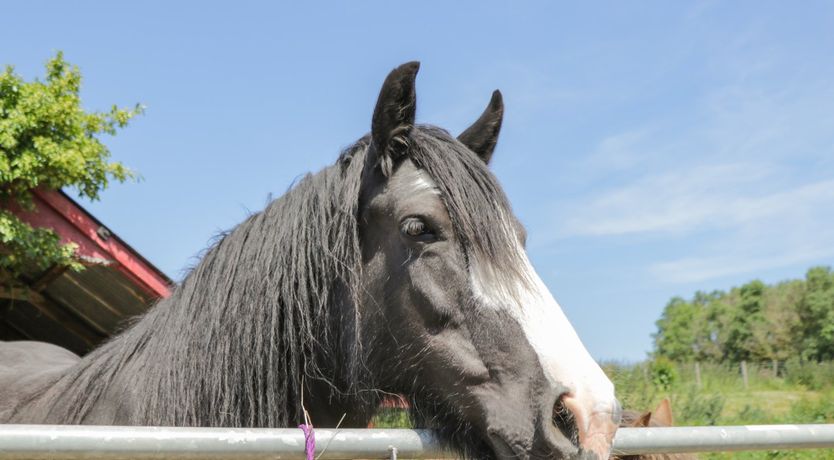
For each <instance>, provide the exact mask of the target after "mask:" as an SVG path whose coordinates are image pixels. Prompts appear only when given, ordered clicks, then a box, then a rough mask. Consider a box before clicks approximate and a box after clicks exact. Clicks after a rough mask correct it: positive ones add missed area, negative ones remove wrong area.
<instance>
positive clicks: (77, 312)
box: [0, 190, 173, 353]
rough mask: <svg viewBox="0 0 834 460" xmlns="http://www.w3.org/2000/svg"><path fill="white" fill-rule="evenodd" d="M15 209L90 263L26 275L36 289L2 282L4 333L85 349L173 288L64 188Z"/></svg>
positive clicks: (0, 328)
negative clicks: (30, 205) (79, 268)
mask: <svg viewBox="0 0 834 460" xmlns="http://www.w3.org/2000/svg"><path fill="white" fill-rule="evenodd" d="M13 212H14V213H15V214H16V215H17V216H18V217H20V219H21V220H23V221H24V222H27V223H29V224H30V225H32V226H35V227H46V228H51V229H52V230H54V231H55V232H56V233H57V234H58V235H59V236H60V238H61V241H62V242H73V243H75V244H77V245H78V251H77V255H78V256H79V257H80V258H81V260H82V261H83V262H84V263H85V265H86V266H87V268H86V269H85V270H83V271H81V272H73V271H68V270H66V269H64V268H63V267H52V268H50V269H48V270H46V271H44V272H42V273H28V274H26V275H25V276H24V277H23V278H24V279H23V280H22V281H23V282H25V283H26V284H27V285H28V289H19V290H15V289H11V290H10V289H8V288H0V340H12V339H32V340H44V341H48V342H52V343H56V344H58V345H61V346H64V347H66V348H69V349H70V350H73V351H75V352H77V353H84V352H86V351H89V350H90V349H91V348H93V347H94V346H95V345H97V344H98V343H99V342H101V341H102V340H103V339H105V338H107V337H108V336H110V335H111V334H113V333H114V332H115V331H116V330H117V329H118V328H119V327H120V326H121V324H122V323H123V321H124V320H125V319H126V318H129V317H131V316H135V315H137V314H141V313H142V312H144V311H145V310H147V309H148V308H149V307H150V306H151V305H153V303H154V302H155V301H156V300H158V299H160V298H164V297H168V296H169V295H170V293H171V287H172V286H173V282H172V281H171V279H169V278H168V277H167V276H166V275H165V274H164V273H162V271H160V270H159V269H158V268H156V267H154V266H153V264H151V263H150V262H149V261H148V260H147V259H145V258H144V257H142V255H141V254H139V253H138V252H137V251H136V250H135V249H133V248H132V247H130V246H129V245H128V244H127V243H125V242H124V241H123V240H122V239H121V238H119V237H118V236H117V235H115V234H114V233H113V232H111V231H110V230H109V229H108V228H107V227H106V226H104V225H103V224H102V223H101V222H100V221H99V220H98V219H96V218H95V217H93V215H92V214H90V213H89V212H87V211H86V210H85V209H84V208H82V207H81V206H80V205H79V204H78V203H76V202H75V201H74V200H72V199H71V198H70V197H69V196H67V195H66V194H64V193H63V192H61V191H54V190H37V191H35V193H34V208H33V210H32V211H24V210H19V209H18V210H13Z"/></svg>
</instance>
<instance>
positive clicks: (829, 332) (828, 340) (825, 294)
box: [799, 267, 834, 361]
mask: <svg viewBox="0 0 834 460" xmlns="http://www.w3.org/2000/svg"><path fill="white" fill-rule="evenodd" d="M799 317H800V318H801V334H802V350H801V356H802V357H804V358H806V359H812V360H818V361H820V360H831V359H834V273H832V272H831V268H830V267H814V268H812V269H810V270H808V274H807V275H806V276H805V292H804V295H803V296H802V299H801V300H800V302H799Z"/></svg>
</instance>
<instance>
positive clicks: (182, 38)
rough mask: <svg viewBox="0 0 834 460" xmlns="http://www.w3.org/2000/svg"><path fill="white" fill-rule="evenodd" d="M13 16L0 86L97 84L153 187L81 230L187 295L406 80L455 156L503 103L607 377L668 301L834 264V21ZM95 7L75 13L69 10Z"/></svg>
mask: <svg viewBox="0 0 834 460" xmlns="http://www.w3.org/2000/svg"><path fill="white" fill-rule="evenodd" d="M298 3H299V4H289V3H286V4H284V3H279V2H263V3H252V2H228V3H211V2H178V3H174V2H133V3H125V2H82V3H78V4H72V5H71V4H70V3H69V2H51V3H50V2H36V1H31V2H30V1H27V2H13V3H11V4H9V5H5V6H4V7H3V17H4V19H5V20H4V21H3V27H2V28H0V64H14V65H15V66H16V69H17V71H18V73H20V74H22V75H24V76H25V77H27V78H33V77H35V76H39V75H42V74H43V63H44V62H45V61H46V60H47V59H48V58H49V57H50V56H52V55H53V54H54V52H55V51H56V50H63V51H64V52H65V56H66V58H67V59H68V60H69V61H70V62H72V63H74V64H77V65H78V66H80V68H81V70H82V73H83V75H84V78H85V80H84V89H83V98H84V104H85V106H86V107H87V108H89V109H99V110H104V109H107V108H108V107H109V106H110V105H112V104H114V103H116V104H119V105H132V104H134V103H136V102H141V103H142V104H144V105H146V106H147V112H146V114H145V115H144V116H142V117H140V118H138V119H136V120H135V122H134V123H133V124H132V125H131V126H129V127H128V128H127V129H125V130H124V131H123V132H121V133H120V134H119V135H118V136H116V137H115V138H112V139H106V142H107V144H108V145H109V146H110V147H111V150H112V152H113V156H114V158H115V159H117V160H119V161H123V162H124V163H126V164H127V165H129V166H130V167H132V168H133V169H135V170H136V171H138V172H139V173H141V175H142V176H143V178H144V179H143V180H142V181H141V182H138V183H128V184H124V185H117V186H114V187H113V188H112V189H110V190H108V191H107V192H105V193H104V195H103V199H102V201H100V202H96V203H86V204H85V206H86V207H87V208H88V209H90V210H91V211H92V212H93V213H94V214H95V215H96V216H97V217H99V218H100V219H101V220H102V221H103V222H104V223H105V224H106V225H108V226H109V227H110V228H111V229H112V230H114V231H115V232H116V233H118V234H119V235H120V236H121V237H123V238H124V239H125V240H126V241H128V242H129V243H130V244H131V245H133V246H134V247H135V248H136V249H138V250H139V251H140V252H141V253H143V254H144V255H145V256H146V257H148V258H149V259H150V260H151V261H152V262H153V263H155V264H156V265H157V266H159V267H160V268H161V269H162V270H164V271H165V272H166V273H168V274H169V275H171V276H172V277H173V278H176V279H179V278H180V277H181V276H182V274H183V273H184V270H185V269H186V268H187V267H189V266H191V265H193V264H194V263H195V260H196V259H195V257H196V256H197V255H198V254H199V252H200V251H201V249H203V248H204V247H205V246H206V245H207V244H208V242H209V240H210V239H211V237H212V236H213V235H215V234H217V233H218V232H219V231H221V230H225V229H229V228H231V227H233V226H234V225H235V224H236V223H237V222H239V221H241V220H242V219H243V218H244V217H245V216H246V215H247V213H249V212H250V211H254V210H259V209H261V208H262V207H263V206H264V204H265V203H266V200H267V197H268V196H269V195H270V194H272V195H274V196H278V195H280V194H281V193H283V192H284V191H285V190H286V189H287V188H288V187H289V186H290V185H291V183H292V182H293V180H294V179H296V178H298V177H299V176H300V175H301V174H303V173H304V172H307V171H316V170H319V169H320V168H322V167H324V166H326V165H328V164H330V163H332V162H333V161H334V160H335V158H336V156H337V154H338V152H339V150H340V149H341V148H342V147H344V146H346V145H348V144H350V143H352V142H353V141H354V140H355V139H356V138H358V137H359V136H361V135H362V134H364V133H365V132H367V131H368V129H369V125H370V117H371V111H372V108H373V104H374V101H375V97H376V95H377V92H378V90H379V86H380V84H381V82H382V79H383V78H384V77H385V75H386V73H387V72H388V71H389V70H390V69H391V68H393V67H394V66H396V65H398V64H400V63H402V62H405V61H409V60H414V59H416V60H420V61H422V68H421V71H420V75H419V77H418V88H417V89H418V115H417V116H418V120H419V121H421V122H426V123H432V124H436V125H439V126H442V127H445V128H447V129H449V130H450V131H452V132H454V133H457V132H460V131H461V130H462V129H464V128H465V127H466V126H468V124H469V123H471V122H472V121H473V120H474V119H475V118H476V117H477V116H478V115H479V114H480V112H481V110H482V109H483V107H484V106H485V104H486V103H487V101H488V99H489V95H490V92H491V91H492V90H493V89H495V88H499V89H501V91H502V92H503V93H504V97H505V103H506V107H507V109H506V116H505V121H504V129H503V132H502V137H501V140H500V141H499V145H498V148H497V151H496V154H495V157H494V160H493V168H494V171H495V173H496V175H497V176H498V178H499V179H500V181H501V182H502V184H503V185H504V187H505V190H506V191H507V193H508V195H509V197H510V199H511V201H512V203H513V205H514V209H515V211H516V213H517V215H518V216H519V217H520V219H521V220H522V221H523V222H524V223H525V224H526V225H527V228H528V233H529V243H528V247H529V251H530V254H531V258H532V260H533V262H534V264H535V265H536V267H537V269H538V271H539V273H540V275H541V276H542V278H543V279H544V281H545V282H546V283H547V284H548V286H549V287H550V289H551V291H552V292H553V293H554V295H555V296H556V298H557V299H558V300H559V301H560V303H561V304H562V305H563V307H564V309H565V311H566V313H567V315H568V317H569V318H570V319H571V320H572V322H573V323H574V326H575V327H576V329H577V330H578V332H579V334H580V336H581V337H582V338H583V340H584V341H585V343H586V345H587V346H588V348H589V349H590V351H591V353H592V354H593V355H594V356H595V357H597V358H599V359H605V360H614V359H616V360H628V361H634V360H639V359H642V358H643V357H645V353H646V351H647V350H649V349H650V348H651V337H650V335H651V333H652V332H653V331H654V330H655V326H654V321H655V320H656V319H657V318H658V316H659V314H660V312H661V310H662V308H663V306H664V304H665V303H666V302H667V301H668V300H669V298H671V297H672V296H674V295H682V296H687V297H688V296H690V295H692V293H694V292H695V291H696V290H698V289H702V290H712V289H727V288H729V287H731V286H734V285H738V284H740V283H743V282H746V281H748V280H751V279H753V278H760V279H763V280H765V281H769V282H770V281H777V280H781V279H785V278H795V277H801V276H803V274H804V272H805V270H806V269H807V268H808V267H809V266H812V265H818V264H823V265H831V264H832V263H834V230H832V229H834V78H832V76H834V59H832V56H834V32H832V30H834V5H832V4H831V3H830V2H811V1H809V2H801V3H791V2H762V1H756V2H753V1H748V2H742V1H740V2H726V3H720V2H664V1H657V2H650V1H647V2H610V3H583V4H582V5H579V4H563V3H556V2H412V3H408V4H406V3H394V2H341V3H332V4H331V3H320V2H306V3H303V4H300V3H301V2H298ZM76 5H81V6H76Z"/></svg>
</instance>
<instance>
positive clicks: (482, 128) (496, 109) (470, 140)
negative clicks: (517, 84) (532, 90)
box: [458, 89, 504, 163]
mask: <svg viewBox="0 0 834 460" xmlns="http://www.w3.org/2000/svg"><path fill="white" fill-rule="evenodd" d="M503 119H504V100H503V98H502V97H501V91H498V90H497V89H496V90H495V91H493V93H492V99H490V101H489V105H488V106H487V108H486V110H484V113H482V114H481V117H480V118H478V121H476V122H475V123H473V124H472V126H470V127H469V128H466V131H464V132H462V133H461V134H460V136H458V140H459V141H460V142H461V143H462V144H463V145H465V146H467V147H469V150H472V151H473V152H475V153H476V154H478V156H479V157H481V159H482V160H484V163H489V160H490V159H491V158H492V152H494V151H495V144H496V143H497V142H498V132H499V131H501V121H502V120H503Z"/></svg>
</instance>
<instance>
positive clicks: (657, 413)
mask: <svg viewBox="0 0 834 460" xmlns="http://www.w3.org/2000/svg"><path fill="white" fill-rule="evenodd" d="M653 417H654V421H655V422H657V423H658V424H660V426H674V425H675V419H674V417H672V405H671V404H670V403H669V398H663V401H660V404H658V405H657V408H656V409H655V410H654V416H653Z"/></svg>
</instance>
